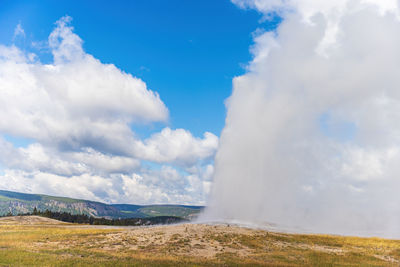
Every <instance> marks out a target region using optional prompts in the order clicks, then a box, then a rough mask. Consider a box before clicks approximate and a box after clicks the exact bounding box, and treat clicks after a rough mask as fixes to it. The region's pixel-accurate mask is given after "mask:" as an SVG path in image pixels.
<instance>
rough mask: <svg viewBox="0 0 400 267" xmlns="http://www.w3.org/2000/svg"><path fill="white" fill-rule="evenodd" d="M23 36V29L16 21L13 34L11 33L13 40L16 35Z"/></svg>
mask: <svg viewBox="0 0 400 267" xmlns="http://www.w3.org/2000/svg"><path fill="white" fill-rule="evenodd" d="M19 36H20V37H25V30H24V28H22V25H21V23H18V24H17V26H16V27H15V29H14V35H13V40H15V39H16V38H17V37H19Z"/></svg>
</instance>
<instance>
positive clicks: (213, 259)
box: [0, 217, 400, 266]
mask: <svg viewBox="0 0 400 267" xmlns="http://www.w3.org/2000/svg"><path fill="white" fill-rule="evenodd" d="M399 262H400V241H394V240H385V239H378V238H356V237H340V236H328V235H292V234H282V233H272V232H267V231H261V230H252V229H247V228H240V227H235V226H228V225H218V226H210V225H201V224H183V225H170V226H157V227H136V228H132V227H131V228H120V229H118V228H104V227H102V228H98V227H92V226H85V225H72V224H66V223H60V222H58V221H54V220H50V219H46V218H41V217H11V218H2V219H0V266H32V265H33V266H88V265H95V266H177V265H179V266H258V265H259V266H269V265H270V266H305V265H306V266H398V265H399Z"/></svg>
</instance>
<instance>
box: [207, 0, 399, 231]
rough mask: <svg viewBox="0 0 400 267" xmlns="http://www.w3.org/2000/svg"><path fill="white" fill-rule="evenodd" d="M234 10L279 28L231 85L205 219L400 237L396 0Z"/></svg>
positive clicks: (250, 0)
mask: <svg viewBox="0 0 400 267" xmlns="http://www.w3.org/2000/svg"><path fill="white" fill-rule="evenodd" d="M234 2H235V3H236V4H238V5H239V6H240V7H250V8H255V9H257V10H259V11H260V12H261V13H263V14H264V15H265V16H270V15H271V14H274V13H275V14H280V16H282V17H283V21H282V23H281V24H280V25H279V27H278V28H277V29H276V30H274V31H272V32H263V33H261V34H258V35H257V36H256V37H255V40H254V41H255V44H254V46H253V47H252V49H251V51H252V53H253V54H254V59H253V60H252V62H250V64H249V66H248V73H247V74H245V75H243V76H240V77H237V78H235V79H234V83H233V84H234V85H233V87H234V88H233V89H234V90H233V93H232V96H231V97H230V98H229V100H228V101H227V108H228V113H227V119H226V125H225V128H224V130H223V133H222V135H221V138H220V147H219V150H218V152H217V155H216V162H215V180H214V187H213V189H212V198H211V202H210V206H211V208H210V209H209V210H208V213H207V214H206V215H205V218H208V219H216V220H221V219H222V220H240V221H244V222H251V223H254V222H256V223H265V222H270V223H276V224H277V225H279V227H283V228H289V229H296V230H299V229H300V230H303V231H314V232H329V233H340V234H361V235H382V236H390V237H394V236H396V237H399V236H400V227H399V225H400V206H399V205H398V203H399V201H400V198H399V194H398V193H397V190H398V188H399V185H400V179H399V173H400V169H399V165H398V162H399V161H400V123H399V120H400V115H399V114H400V110H399V107H400V94H399V92H400V91H399V86H400V76H399V75H398V73H397V72H398V70H399V69H400V50H399V49H398V47H399V46H400V20H399V16H398V14H399V9H398V2H397V1H391V0H388V1H378V0H365V1H357V0H356V1H350V0H341V1H320V0H302V1H290V0H289V1H280V0H277V1H274V0H272V1H270V0H234ZM238 188H240V191H238Z"/></svg>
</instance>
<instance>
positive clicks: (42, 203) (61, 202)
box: [0, 190, 204, 219]
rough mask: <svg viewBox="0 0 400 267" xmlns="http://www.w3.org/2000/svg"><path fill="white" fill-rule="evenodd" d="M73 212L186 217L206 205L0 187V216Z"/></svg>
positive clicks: (118, 216)
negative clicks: (147, 202) (142, 202)
mask: <svg viewBox="0 0 400 267" xmlns="http://www.w3.org/2000/svg"><path fill="white" fill-rule="evenodd" d="M35 207H36V208H37V209H38V210H40V211H45V210H46V209H48V210H50V211H54V212H68V213H71V214H86V215H89V216H94V217H105V218H148V217H156V216H176V217H181V218H185V219H193V218H195V217H196V216H197V215H198V214H199V213H200V211H201V210H202V209H203V208H204V207H202V206H185V205H131V204H111V205H109V204H105V203H101V202H95V201H89V200H83V199H73V198H66V197H54V196H47V195H38V194H25V193H17V192H11V191H4V190H0V216H4V215H6V214H8V213H9V212H11V213H12V214H14V215H17V214H23V213H29V212H32V211H33V209H34V208H35Z"/></svg>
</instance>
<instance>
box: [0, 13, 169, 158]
mask: <svg viewBox="0 0 400 267" xmlns="http://www.w3.org/2000/svg"><path fill="white" fill-rule="evenodd" d="M68 21H69V19H68V17H67V18H62V19H61V20H60V21H59V22H58V23H57V27H56V29H55V30H54V31H53V32H52V33H51V35H50V37H49V43H50V47H51V49H52V52H53V55H54V64H48V65H46V64H41V63H40V62H30V61H29V60H28V59H27V57H26V55H25V54H24V53H23V52H22V51H20V50H19V49H18V48H16V47H4V46H1V47H0V84H1V85H2V90H0V99H1V100H0V105H1V107H0V131H1V132H3V133H8V134H11V135H17V136H22V137H26V138H32V139H35V140H39V141H40V142H43V143H53V144H55V145H60V146H63V147H64V148H65V149H76V148H77V147H81V146H86V145H91V146H95V147H96V146H98V147H99V149H101V150H104V151H109V150H115V151H120V152H121V153H127V151H125V149H124V147H125V145H124V144H123V143H124V141H126V140H127V139H129V138H133V136H132V133H131V130H130V128H129V124H130V123H132V122H138V121H140V122H152V121H165V120H166V119H167V118H168V110H167V108H166V107H165V105H164V104H163V102H162V101H161V100H160V98H159V96H158V94H157V93H155V92H153V91H150V90H148V89H147V88H146V84H145V83H144V82H143V81H141V80H140V79H138V78H135V77H133V76H132V75H130V74H127V73H124V72H122V71H121V70H119V69H117V68H116V67H115V66H114V65H112V64H102V63H101V62H100V61H99V60H97V59H95V58H94V57H92V56H91V55H88V54H86V53H85V52H84V51H83V49H82V46H81V45H82V41H81V39H80V38H79V37H78V36H77V35H75V34H74V33H73V32H72V28H71V27H69V26H68V24H67V22H68ZM88 143H90V144H88ZM100 146H101V147H100Z"/></svg>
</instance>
